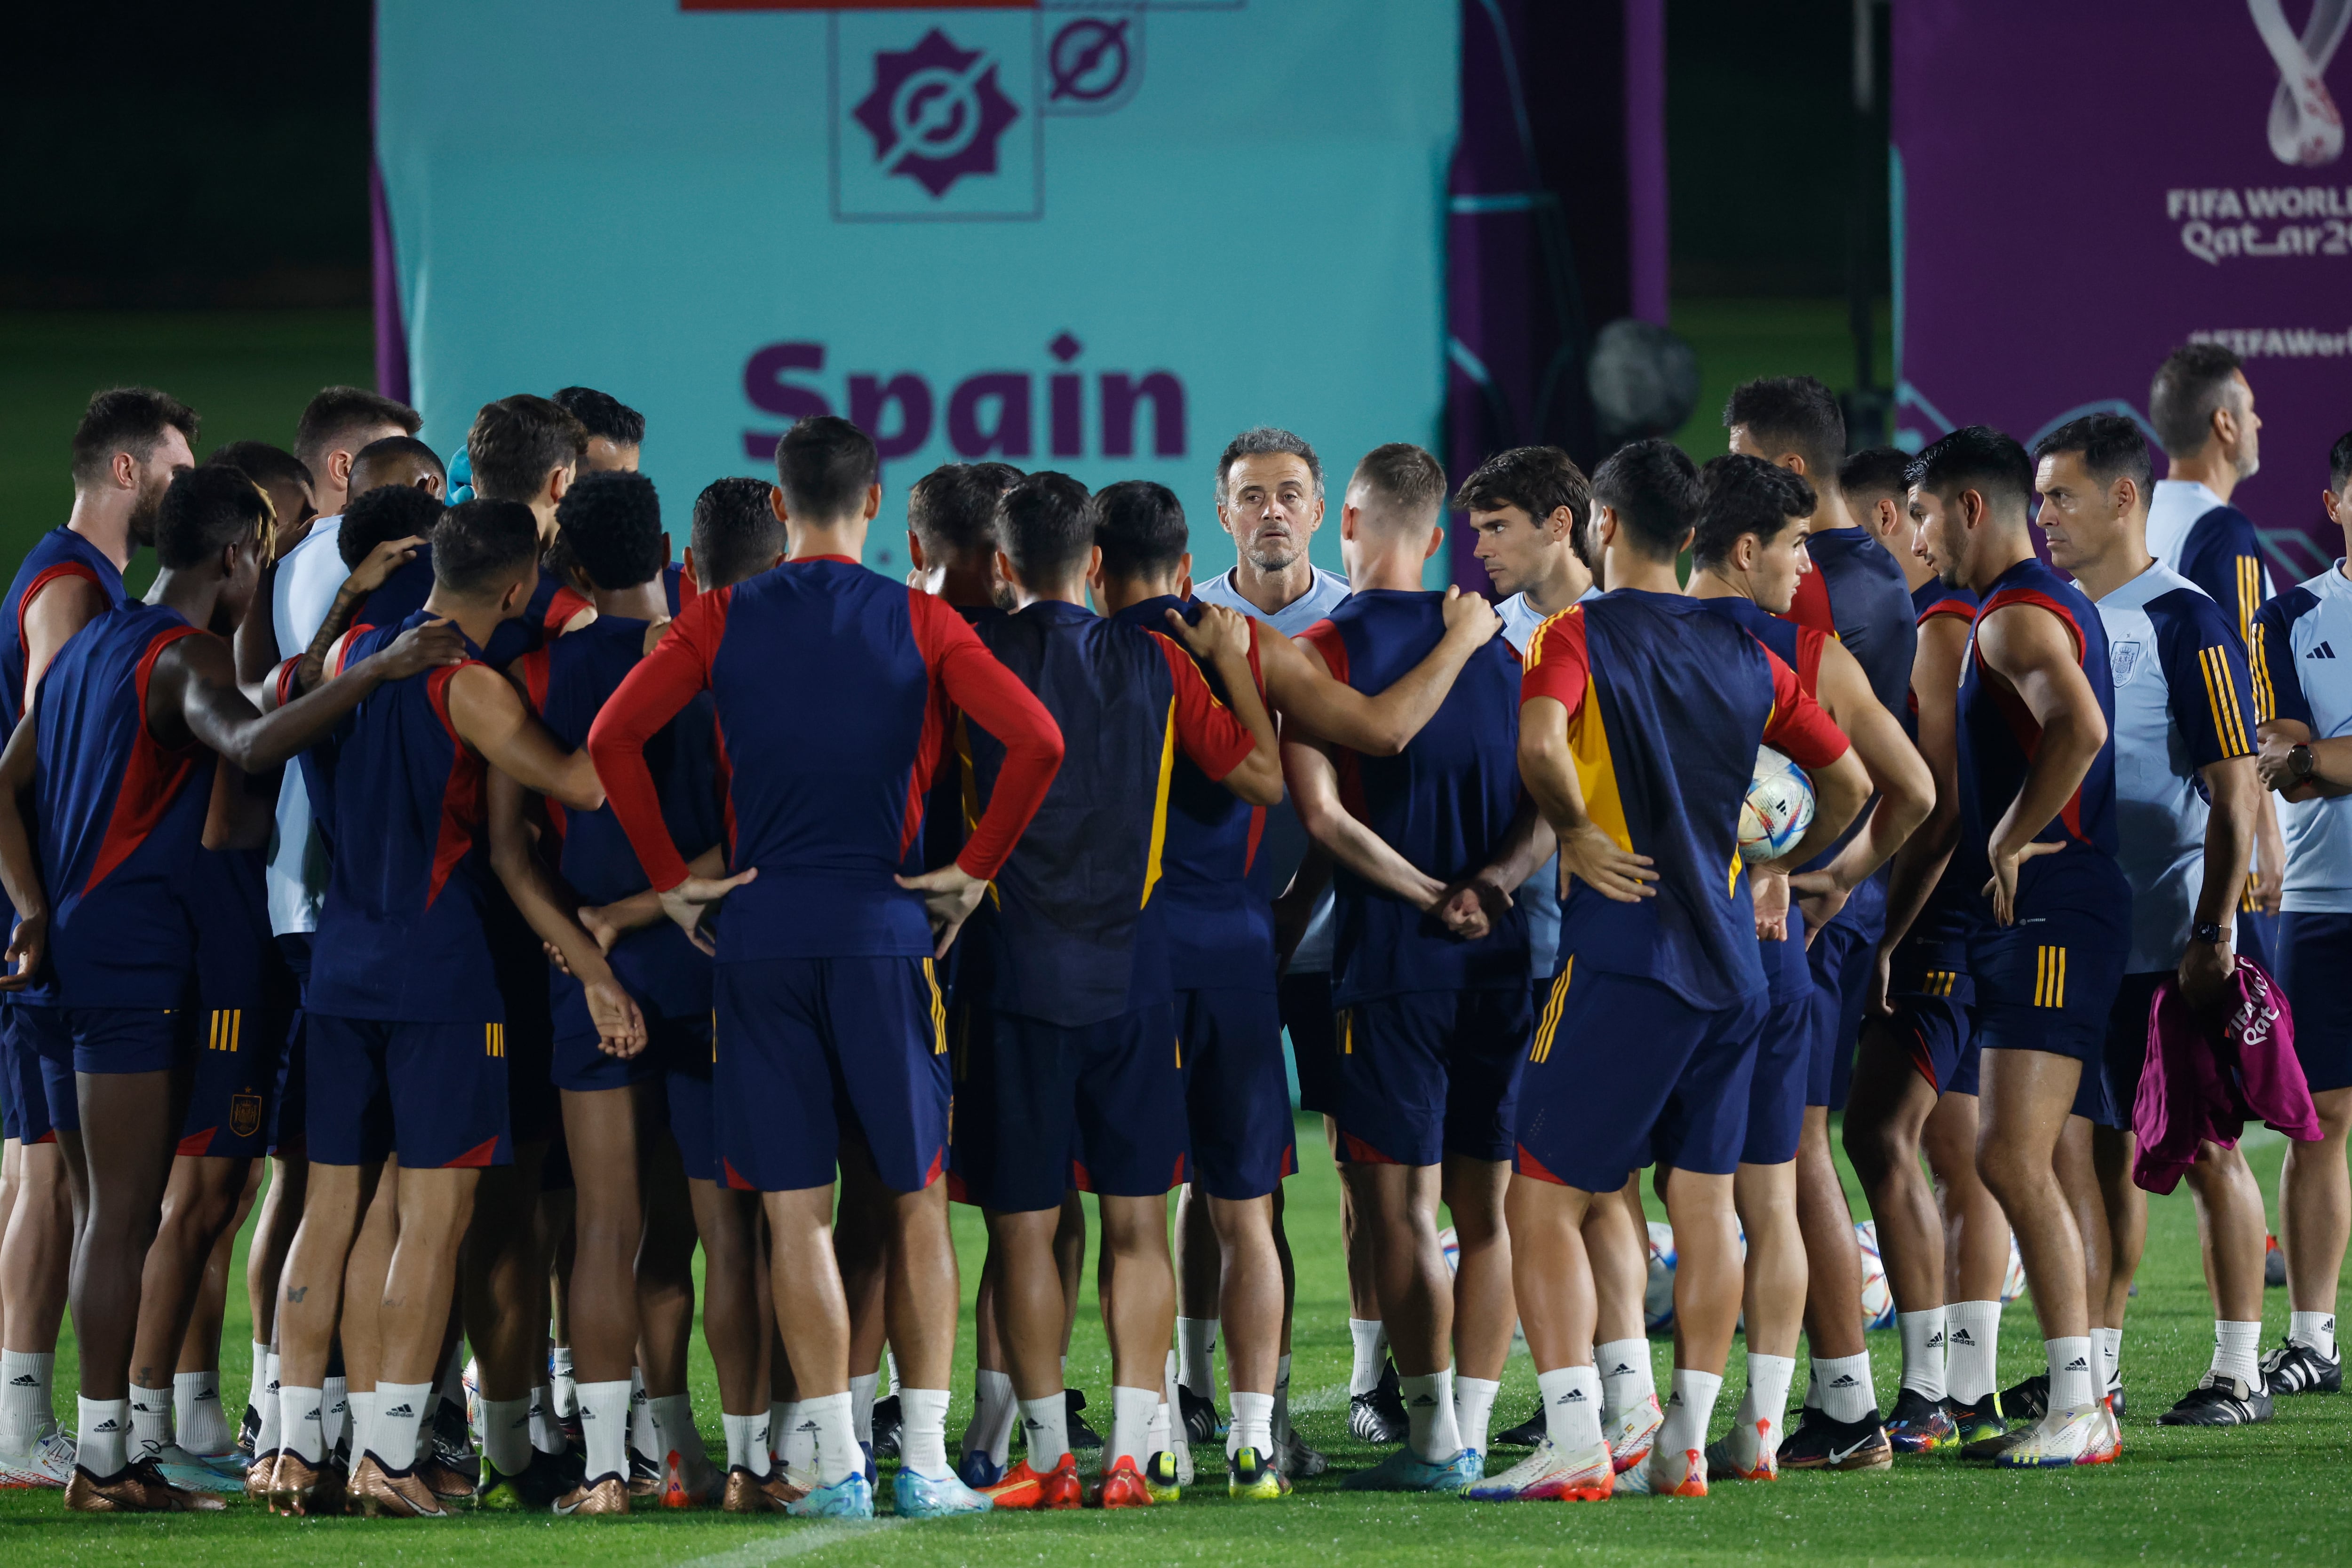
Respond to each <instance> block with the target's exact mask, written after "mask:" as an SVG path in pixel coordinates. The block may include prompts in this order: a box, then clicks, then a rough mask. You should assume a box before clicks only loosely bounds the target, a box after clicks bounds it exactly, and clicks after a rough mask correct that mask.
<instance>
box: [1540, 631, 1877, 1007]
mask: <svg viewBox="0 0 2352 1568" xmlns="http://www.w3.org/2000/svg"><path fill="white" fill-rule="evenodd" d="M1706 603H1707V601H1701V600H1696V599H1690V598H1686V597H1685V596H1684V595H1682V594H1678V593H1654V592H1650V591H1645V590H1640V589H1619V590H1617V591H1613V592H1610V593H1604V594H1602V595H1601V597H1600V598H1598V599H1594V600H1590V601H1585V602H1583V603H1580V604H1575V605H1571V606H1570V607H1569V608H1568V609H1567V610H1565V611H1563V612H1560V613H1559V614H1558V615H1555V616H1553V617H1552V618H1551V619H1550V620H1549V621H1548V622H1545V623H1544V629H1543V631H1542V632H1540V633H1539V634H1538V636H1537V638H1536V641H1535V644H1534V647H1533V650H1532V652H1531V653H1530V654H1529V656H1528V669H1527V675H1526V678H1525V680H1524V682H1523V683H1522V685H1521V694H1522V700H1523V701H1531V700H1533V699H1534V698H1537V697H1550V698H1552V699H1553V700H1554V701H1556V702H1558V703H1559V704H1560V706H1563V707H1565V708H1566V709H1567V710H1568V739H1569V746H1570V750H1571V751H1572V752H1573V753H1574V756H1575V761H1576V774H1577V779H1578V782H1579V783H1580V785H1581V786H1582V788H1583V793H1584V804H1585V810H1586V812H1587V814H1588V816H1589V817H1590V819H1591V822H1592V823H1593V825H1594V826H1595V827H1598V828H1599V829H1600V830H1601V831H1603V832H1605V833H1607V834H1608V835H1609V836H1610V837H1611V838H1612V839H1614V840H1616V841H1617V843H1618V844H1619V845H1620V846H1621V847H1622V848H1624V849H1627V850H1630V851H1632V852H1633V853H1635V854H1642V855H1647V856H1649V857H1650V859H1651V861H1652V862H1653V866H1652V869H1653V870H1654V871H1655V872H1656V873H1658V880H1657V882H1656V883H1655V884H1654V885H1655V886H1656V888H1657V890H1658V891H1657V894H1656V896H1654V897H1651V898H1644V899H1643V900H1641V901H1640V902H1638V903H1634V904H1619V903H1617V902H1616V901H1614V900H1612V899H1609V898H1606V897H1603V896H1602V895H1601V894H1598V893H1595V892H1594V891H1593V890H1592V889H1591V888H1590V887H1587V886H1584V885H1582V884H1580V883H1579V884H1576V885H1573V886H1571V887H1570V891H1569V894H1568V897H1567V898H1566V899H1565V900H1563V901H1562V904H1561V906H1560V939H1559V946H1560V963H1561V967H1562V968H1563V969H1565V968H1566V967H1567V966H1569V965H1570V964H1575V963H1583V964H1585V965H1587V966H1589V967H1593V968H1597V969H1600V970H1601V971H1603V972H1604V973H1609V974H1619V975H1631V976H1634V977H1639V978H1642V979H1645V980H1650V981H1653V982H1654V983H1656V984H1658V985H1661V986H1664V987H1665V988H1667V989H1669V990H1671V991H1673V992H1674V993H1675V995H1676V996H1678V997H1681V998H1683V999H1684V1000H1685V1001H1686V1002H1687V1003H1689V1005H1691V1006H1692V1007H1695V1008H1699V1009H1707V1010H1717V1009H1725V1008H1729V1007H1734V1006H1737V1005H1738V1004H1739V1002H1740V1001H1741V1000H1742V999H1743V998H1747V997H1749V996H1753V995H1755V994H1757V993H1758V992H1760V991H1762V990H1764V989H1765V987H1766V981H1767V977H1766V975H1765V973H1764V967H1763V963H1762V960H1761V957H1760V956H1759V952H1758V947H1759V944H1758V942H1757V940H1756V904H1755V900H1754V898H1753V896H1752V895H1751V894H1750V893H1749V891H1748V879H1747V878H1746V877H1745V876H1743V875H1741V874H1740V873H1741V872H1742V871H1743V870H1744V869H1745V867H1744V865H1743V863H1742V861H1741V858H1740V853H1739V808H1740V806H1741V804H1742V803H1743V802H1744V801H1745V800H1747V799H1748V784H1749V781H1750V780H1751V779H1753V777H1754V775H1755V769H1756V752H1757V749H1758V748H1759V747H1763V746H1767V745H1769V746H1772V747H1777V748H1778V749H1779V750H1780V751H1781V752H1782V753H1783V754H1784V755H1786V756H1787V757H1788V758H1790V760H1791V761H1793V762H1795V763H1796V764H1797V766H1798V767H1800V768H1821V767H1826V766H1828V765H1829V764H1831V763H1832V762H1835V761H1836V760H1837V759H1838V758H1840V757H1843V755H1845V752H1846V741H1845V737H1844V736H1843V735H1842V734H1840V733H1839V732H1838V729H1837V727H1836V726H1835V725H1833V724H1832V723H1830V721H1829V718H1828V716H1826V715H1825V714H1823V713H1822V710H1821V709H1820V707H1818V706H1815V704H1814V703H1813V700H1812V699H1811V697H1809V696H1807V695H1805V694H1804V691H1803V689H1802V687H1801V685H1799V684H1798V680H1797V673H1796V671H1795V670H1793V669H1792V668H1790V665H1789V664H1787V663H1786V662H1785V661H1783V660H1781V659H1780V657H1778V656H1777V655H1776V654H1774V653H1772V652H1771V651H1770V650H1769V649H1768V648H1766V647H1765V646H1764V644H1763V643H1759V642H1758V641H1757V640H1756V639H1755V638H1754V637H1753V636H1751V635H1750V634H1749V633H1748V632H1747V631H1746V630H1745V629H1744V628H1743V627H1741V626H1740V625H1739V624H1738V622H1736V621H1735V620H1734V619H1733V618H1732V617H1731V616H1728V615H1726V614H1722V613H1719V612H1713V611H1710V610H1708V609H1707V608H1706Z"/></svg>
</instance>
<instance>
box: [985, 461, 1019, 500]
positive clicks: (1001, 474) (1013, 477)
mask: <svg viewBox="0 0 2352 1568" xmlns="http://www.w3.org/2000/svg"><path fill="white" fill-rule="evenodd" d="M971 466H972V472H974V473H976V474H978V475H980V476H982V478H984V479H986V480H987V481H988V482H989V483H990V484H992V485H993V486H996V493H997V494H998V495H1000V496H1001V495H1003V494H1004V492H1005V491H1007V490H1010V489H1011V488H1013V486H1015V485H1018V484H1019V483H1021V481H1022V480H1024V479H1025V478H1027V477H1028V476H1027V475H1025V474H1024V473H1022V472H1021V470H1020V469H1018V468H1015V467H1014V466H1013V465H1012V464H1010V463H999V462H997V461H996V460H995V459H994V458H990V459H988V460H987V461H985V462H981V463H975V464H973V465H971Z"/></svg>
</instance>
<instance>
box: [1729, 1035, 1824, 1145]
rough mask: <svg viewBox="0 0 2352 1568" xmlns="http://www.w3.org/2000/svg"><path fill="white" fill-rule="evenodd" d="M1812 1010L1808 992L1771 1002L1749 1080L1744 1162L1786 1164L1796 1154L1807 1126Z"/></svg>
mask: <svg viewBox="0 0 2352 1568" xmlns="http://www.w3.org/2000/svg"><path fill="white" fill-rule="evenodd" d="M1811 1011H1812V994H1811V993H1810V992H1809V993H1807V994H1806V995H1804V996H1801V997H1799V998H1796V999H1795V1000H1793V1001H1786V1002H1772V1003H1769V1004H1768V1010H1767V1011H1766V1012H1765V1014H1764V1029H1763V1032H1762V1033H1761V1034H1759V1036H1758V1037H1757V1041H1756V1066H1755V1069H1754V1071H1752V1072H1751V1073H1750V1075H1749V1077H1748V1133H1747V1135H1746V1137H1745V1138H1743V1139H1742V1140H1741V1142H1740V1145H1739V1163H1740V1164H1741V1165H1743V1166H1778V1165H1786V1164H1787V1163H1788V1162H1789V1161H1790V1160H1793V1159H1795V1158H1796V1157H1797V1139H1798V1136H1799V1134H1801V1133H1803V1131H1804V1129H1805V1084H1806V1082H1807V1077H1806V1070H1807V1068H1808V1066H1809V1065H1810V1063H1811V1051H1812V1033H1811V1029H1810V1028H1809V1027H1808V1026H1809V1023H1810V1020H1811Z"/></svg>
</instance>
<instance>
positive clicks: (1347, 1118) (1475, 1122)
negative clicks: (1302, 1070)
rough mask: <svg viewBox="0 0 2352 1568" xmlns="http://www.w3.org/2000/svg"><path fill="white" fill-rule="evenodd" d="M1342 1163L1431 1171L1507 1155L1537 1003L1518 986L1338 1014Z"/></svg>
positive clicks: (1411, 997) (1413, 998)
mask: <svg viewBox="0 0 2352 1568" xmlns="http://www.w3.org/2000/svg"><path fill="white" fill-rule="evenodd" d="M1338 1029H1339V1110H1338V1112H1337V1113H1335V1114H1336V1115H1337V1117H1338V1119H1339V1157H1340V1158H1341V1159H1344V1160H1349V1161H1352V1162H1357V1163H1370V1164H1374V1165H1394V1166H1433V1165H1436V1164H1437V1163H1439V1162H1440V1161H1441V1160H1443V1159H1444V1157H1445V1156H1446V1155H1458V1156H1460V1157H1462V1158H1464V1159H1472V1160H1493V1161H1496V1162H1500V1161H1503V1160H1507V1159H1509V1158H1510V1157H1511V1129H1512V1126H1513V1125H1514V1122H1515V1118H1516V1116H1517V1103H1518V1093H1519V1078H1520V1075H1521V1073H1523V1072H1524V1071H1526V1068H1527V1061H1528V1039H1529V1037H1530V1036H1532V1035H1533V1034H1534V1032H1535V1004H1534V999H1533V998H1531V997H1530V996H1529V995H1528V991H1527V990H1526V989H1525V988H1521V987H1519V986H1516V985H1515V986H1509V987H1506V988H1501V989H1496V990H1471V991H1407V992H1405V993H1403V994H1402V995H1400V996H1393V997H1376V998H1371V999H1370V1000H1367V1001H1360V1002H1355V1003H1351V1004H1349V1006H1347V1007H1343V1008H1341V1009H1339V1014H1338Z"/></svg>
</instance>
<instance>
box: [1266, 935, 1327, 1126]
mask: <svg viewBox="0 0 2352 1568" xmlns="http://www.w3.org/2000/svg"><path fill="white" fill-rule="evenodd" d="M1279 995H1280V998H1281V1002H1282V1027H1283V1028H1284V1030H1286V1031H1288V1033H1289V1035H1290V1060H1291V1061H1292V1062H1293V1063H1294V1064H1295V1065H1296V1066H1297V1069H1298V1108H1299V1109H1300V1110H1302V1111H1320V1112H1322V1113H1325V1114H1326V1115H1328V1114H1330V1113H1334V1112H1336V1111H1338V1110H1339V1030H1337V1029H1335V1028H1333V1027H1332V1012H1331V972H1330V971H1329V970H1328V969H1310V970H1307V971H1305V972H1304V973H1295V974H1288V975H1285V976H1283V977H1282V989H1281V991H1280V993H1279Z"/></svg>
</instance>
